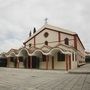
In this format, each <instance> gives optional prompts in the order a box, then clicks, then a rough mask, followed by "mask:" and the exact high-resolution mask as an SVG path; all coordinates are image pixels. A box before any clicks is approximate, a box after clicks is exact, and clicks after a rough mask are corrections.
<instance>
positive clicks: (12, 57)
mask: <svg viewBox="0 0 90 90" xmlns="http://www.w3.org/2000/svg"><path fill="white" fill-rule="evenodd" d="M7 64H8V67H10V68H14V67H17V57H16V54H15V53H14V52H11V53H10V54H9V56H8V57H7Z"/></svg>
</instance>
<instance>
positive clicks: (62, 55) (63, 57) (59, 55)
mask: <svg viewBox="0 0 90 90" xmlns="http://www.w3.org/2000/svg"><path fill="white" fill-rule="evenodd" d="M57 61H65V54H63V53H60V52H59V53H57Z"/></svg>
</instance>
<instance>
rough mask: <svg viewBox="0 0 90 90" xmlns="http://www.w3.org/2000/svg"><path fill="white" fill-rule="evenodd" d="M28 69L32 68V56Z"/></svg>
mask: <svg viewBox="0 0 90 90" xmlns="http://www.w3.org/2000/svg"><path fill="white" fill-rule="evenodd" d="M30 69H32V56H30Z"/></svg>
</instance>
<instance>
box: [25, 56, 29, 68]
mask: <svg viewBox="0 0 90 90" xmlns="http://www.w3.org/2000/svg"><path fill="white" fill-rule="evenodd" d="M28 59H29V57H27V61H26V68H28Z"/></svg>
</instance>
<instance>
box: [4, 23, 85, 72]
mask: <svg viewBox="0 0 90 90" xmlns="http://www.w3.org/2000/svg"><path fill="white" fill-rule="evenodd" d="M23 44H24V47H22V48H20V49H18V50H16V49H11V50H10V51H9V52H7V54H6V56H7V67H16V68H29V69H45V70H70V69H74V68H77V67H78V66H80V65H83V64H85V48H84V46H83V44H82V42H81V40H80V38H79V36H78V34H77V33H75V32H72V31H69V30H66V29H63V28H59V27H56V26H52V25H49V24H47V23H46V24H45V25H43V26H42V27H41V28H40V29H39V30H37V31H36V29H35V28H34V30H33V34H32V35H31V32H30V34H29V38H28V39H27V40H26V41H25V42H24V43H23Z"/></svg>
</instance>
